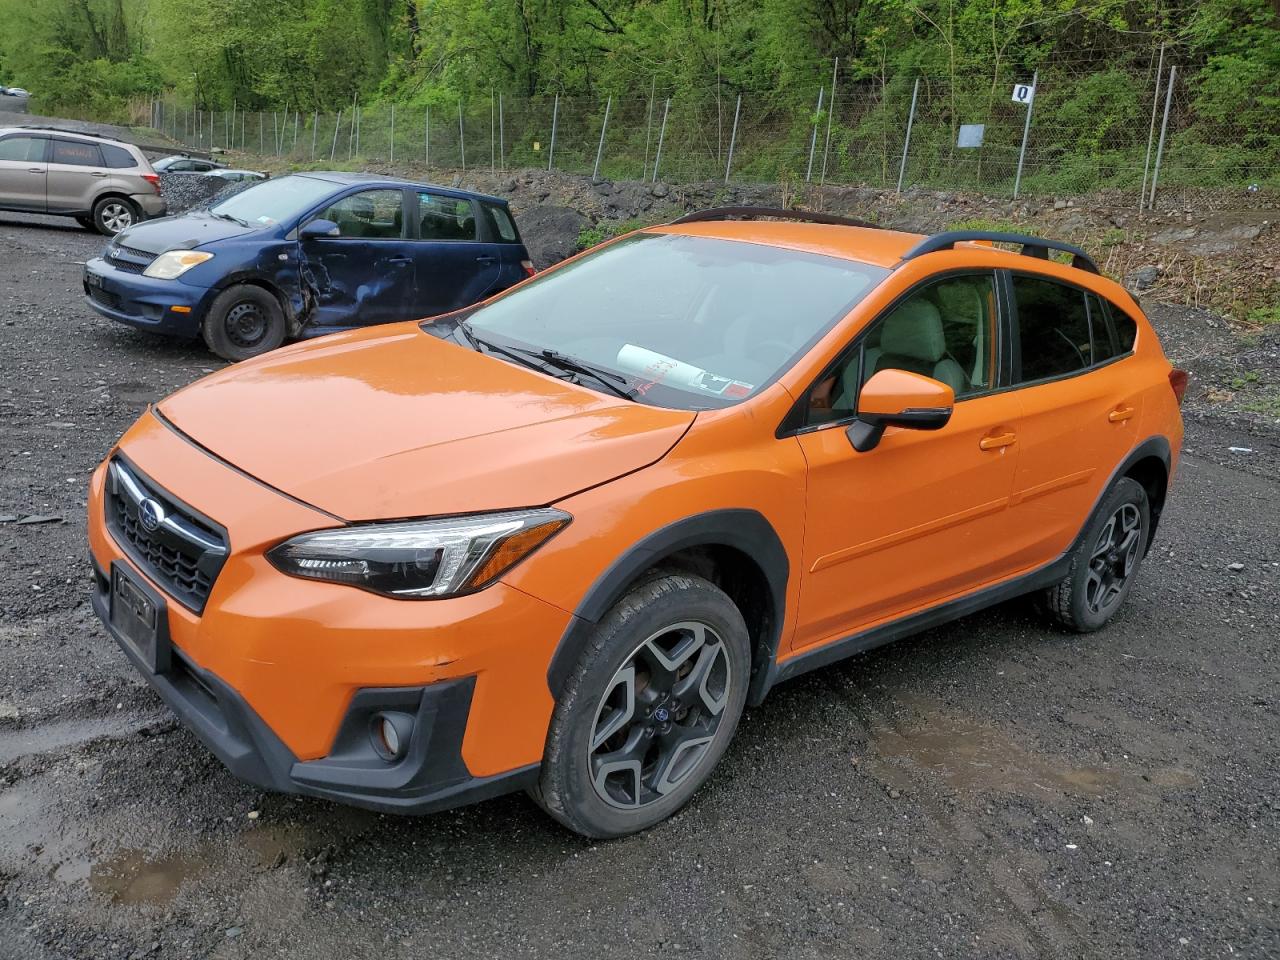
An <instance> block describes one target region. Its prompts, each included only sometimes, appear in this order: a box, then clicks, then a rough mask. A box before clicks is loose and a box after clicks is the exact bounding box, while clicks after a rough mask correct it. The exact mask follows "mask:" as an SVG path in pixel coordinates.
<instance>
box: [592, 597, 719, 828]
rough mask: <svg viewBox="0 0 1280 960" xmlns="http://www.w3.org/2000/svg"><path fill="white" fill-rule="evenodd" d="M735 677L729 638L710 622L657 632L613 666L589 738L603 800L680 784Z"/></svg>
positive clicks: (700, 755)
mask: <svg viewBox="0 0 1280 960" xmlns="http://www.w3.org/2000/svg"><path fill="white" fill-rule="evenodd" d="M731 680H732V675H731V669H730V665H729V654H728V650H727V649H726V647H725V643H724V640H723V639H722V638H721V637H720V635H719V634H718V633H716V631H715V630H713V629H712V628H711V627H710V626H708V625H707V624H705V623H701V622H697V621H683V622H680V623H674V624H672V625H671V626H669V627H665V628H663V629H662V630H659V631H658V632H657V633H654V634H653V635H652V636H650V637H649V638H648V639H646V640H645V641H644V642H643V643H641V644H640V645H639V646H638V647H636V649H635V650H633V651H632V652H631V654H630V656H628V657H627V659H626V660H625V661H624V662H623V664H622V666H621V667H619V668H618V670H617V672H616V673H614V675H613V678H612V679H611V680H610V681H609V684H608V686H607V687H606V688H605V692H604V696H602V697H601V698H600V704H599V706H598V707H597V708H596V715H595V722H594V723H593V724H592V728H591V739H590V742H589V744H588V746H587V760H588V763H589V764H590V770H591V782H592V785H593V786H594V787H595V790H596V793H597V794H598V795H599V796H600V798H601V799H602V800H604V801H605V802H606V803H608V804H610V805H611V806H614V807H621V808H623V809H632V810H634V809H636V808H638V807H643V806H645V805H647V804H650V803H654V802H656V801H658V800H660V799H662V798H663V797H664V796H666V795H667V794H669V793H670V792H671V791H672V790H675V789H676V788H677V787H679V786H680V785H681V784H682V783H685V782H686V781H687V780H688V779H689V777H690V776H691V775H692V774H693V773H694V771H695V770H697V769H698V767H699V766H700V764H701V762H702V760H703V759H704V758H705V757H706V755H707V753H708V751H709V750H710V747H711V744H712V741H714V739H715V735H716V731H717V730H718V729H719V727H720V721H721V718H722V716H723V714H724V709H725V706H726V705H727V704H728V702H729V690H730V682H731Z"/></svg>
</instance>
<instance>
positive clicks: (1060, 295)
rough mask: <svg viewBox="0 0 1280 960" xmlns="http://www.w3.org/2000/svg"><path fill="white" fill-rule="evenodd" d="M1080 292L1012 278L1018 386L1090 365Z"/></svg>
mask: <svg viewBox="0 0 1280 960" xmlns="http://www.w3.org/2000/svg"><path fill="white" fill-rule="evenodd" d="M1084 298H1085V294H1084V291H1083V290H1078V289H1076V288H1075V287H1068V286H1066V285H1065V284H1061V283H1057V282H1055V281H1053V280H1044V279H1041V278H1040V277H1029V276H1026V275H1019V274H1014V276H1013V300H1014V303H1015V304H1016V306H1017V314H1018V342H1019V346H1020V349H1021V355H1022V376H1021V381H1020V382H1022V383H1028V382H1030V381H1033V380H1044V379H1046V378H1049V377H1059V376H1062V375H1063V374H1068V373H1075V372H1076V371H1078V370H1083V369H1084V368H1085V367H1088V366H1089V365H1090V364H1091V363H1092V362H1093V359H1092V353H1093V348H1092V343H1091V341H1090V338H1089V312H1088V310H1087V308H1086V307H1085V299H1084Z"/></svg>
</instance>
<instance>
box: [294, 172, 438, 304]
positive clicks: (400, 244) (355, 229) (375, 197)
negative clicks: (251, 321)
mask: <svg viewBox="0 0 1280 960" xmlns="http://www.w3.org/2000/svg"><path fill="white" fill-rule="evenodd" d="M405 203H406V195H405V191H404V190H398V189H388V188H385V187H381V188H376V189H372V190H359V191H357V192H355V193H349V194H347V195H346V196H345V197H342V198H340V199H339V200H336V201H335V202H334V203H332V204H330V205H329V207H328V208H326V209H325V210H324V211H322V212H321V213H319V214H317V215H316V217H314V218H312V219H323V220H332V221H333V222H334V223H336V224H337V225H338V235H337V236H326V237H310V238H305V239H302V240H300V241H299V246H300V249H301V259H302V263H303V280H304V281H305V282H306V283H307V284H308V286H310V288H311V291H312V294H313V295H314V296H315V299H316V305H315V308H314V309H313V310H312V313H311V319H310V321H309V323H310V325H313V326H320V327H356V326H369V325H372V324H376V323H391V322H394V321H396V320H415V319H417V318H418V317H419V316H420V315H421V314H420V313H419V312H418V311H417V310H416V309H415V303H416V300H417V295H416V294H417V284H416V278H415V275H414V260H413V241H412V240H410V239H409V238H408V235H407V232H406V230H405Z"/></svg>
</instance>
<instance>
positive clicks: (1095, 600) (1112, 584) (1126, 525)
mask: <svg viewBox="0 0 1280 960" xmlns="http://www.w3.org/2000/svg"><path fill="white" fill-rule="evenodd" d="M1141 546H1142V514H1141V513H1140V512H1139V511H1138V508H1137V506H1136V505H1134V504H1132V503H1124V504H1121V505H1120V507H1119V508H1118V509H1117V510H1116V512H1115V513H1113V514H1112V515H1111V518H1110V519H1109V520H1108V521H1107V523H1106V525H1105V526H1104V527H1103V528H1102V532H1101V533H1100V534H1099V535H1098V539H1097V541H1096V542H1095V543H1094V547H1093V554H1092V556H1090V558H1089V572H1088V575H1087V577H1086V580H1085V586H1084V601H1085V604H1086V605H1087V606H1088V607H1089V609H1090V610H1091V611H1092V612H1093V613H1104V612H1106V611H1108V610H1110V608H1112V607H1114V606H1115V605H1116V604H1117V603H1118V602H1119V600H1120V596H1121V594H1122V593H1123V592H1124V588H1125V584H1127V583H1128V582H1129V577H1130V576H1132V574H1133V570H1134V567H1136V566H1137V565H1138V550H1139V549H1140V548H1141Z"/></svg>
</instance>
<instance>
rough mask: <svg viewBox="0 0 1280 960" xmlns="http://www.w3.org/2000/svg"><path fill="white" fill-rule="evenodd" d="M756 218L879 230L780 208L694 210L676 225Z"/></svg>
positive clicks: (845, 219) (862, 223)
mask: <svg viewBox="0 0 1280 960" xmlns="http://www.w3.org/2000/svg"><path fill="white" fill-rule="evenodd" d="M757 217H772V218H773V219H775V220H798V221H800V222H802V223H829V224H833V225H835V226H838V227H867V228H869V229H872V230H879V229H881V227H880V225H879V224H878V223H868V222H867V221H866V220H854V219H853V218H852V217H837V216H835V215H834V214H830V213H813V212H811V211H809V210H785V209H783V208H782V207H712V208H711V209H710V210H695V211H694V212H693V213H686V214H685V215H684V216H683V217H681V218H680V219H678V220H672V221H671V222H672V223H673V224H676V223H703V222H705V221H708V220H730V219H744V220H750V219H755V218H757Z"/></svg>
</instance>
